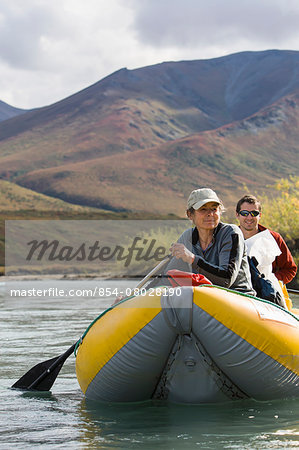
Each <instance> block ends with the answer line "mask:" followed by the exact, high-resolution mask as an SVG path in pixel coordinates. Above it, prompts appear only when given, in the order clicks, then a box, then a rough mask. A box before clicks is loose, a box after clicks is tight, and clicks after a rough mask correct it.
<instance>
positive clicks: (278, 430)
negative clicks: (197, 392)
mask: <svg viewBox="0 0 299 450" xmlns="http://www.w3.org/2000/svg"><path fill="white" fill-rule="evenodd" d="M135 283H136V281H135V282H134V281H133V280H131V281H119V280H118V281H113V282H111V281H99V280H89V281H88V280H85V281H80V280H56V281H53V280H40V281H39V280H36V281H6V282H3V281H2V282H1V280H0V321H1V329H0V338H1V347H0V348H1V350H0V358H1V359H0V405H1V408H0V449H9V448H17V449H27V448H32V447H33V448H49V449H96V448H99V449H140V448H142V449H156V450H159V449H197V448H200V449H274V448H275V449H282V448H286V449H299V400H283V401H282V400H279V401H269V402H256V401H253V400H247V401H237V402H228V403H226V404H222V405H219V404H218V405H196V406H182V405H166V404H163V403H159V402H147V403H142V404H128V405H112V404H97V403H93V402H87V401H86V400H85V399H84V397H83V394H82V393H81V391H80V388H79V385H78V382H77V379H76V375H75V358H74V357H73V356H70V357H69V358H68V360H67V361H66V362H65V364H64V366H63V368H62V370H61V372H60V374H59V376H58V378H57V379H56V382H55V384H54V385H53V387H52V391H51V393H30V392H21V391H19V390H15V389H10V386H11V385H12V384H13V383H14V382H15V381H16V380H17V379H18V378H20V376H21V375H23V374H24V373H25V372H26V371H27V370H28V369H29V368H31V367H32V366H34V365H35V364H37V363H39V362H42V361H44V360H46V359H49V358H52V357H55V356H58V355H60V354H61V353H63V352H64V351H65V350H67V349H68V348H69V347H70V346H71V345H72V343H74V342H76V341H77V339H78V338H79V337H80V336H81V335H82V333H83V332H84V330H85V329H86V328H87V326H88V325H89V324H90V322H91V321H92V320H93V319H94V318H95V317H96V316H98V315H99V313H100V312H101V311H103V310H104V309H106V308H107V307H108V306H109V305H110V304H111V302H112V300H113V299H112V297H111V296H110V297H104V296H99V295H98V296H92V297H90V296H87V295H86V296H85V297H84V296H83V294H84V292H83V289H82V288H86V287H88V288H93V287H95V286H97V287H99V286H101V287H103V288H104V292H106V288H107V287H111V285H113V287H117V288H118V289H119V290H123V289H124V288H127V287H132V288H133V287H134V285H135ZM49 287H55V288H57V289H59V290H60V293H61V292H62V290H63V292H64V295H63V296H62V295H60V296H58V295H57V291H56V292H54V291H52V295H51V296H50V295H47V296H43V297H38V296H35V297H33V296H31V297H29V296H26V297H24V296H22V297H19V296H11V295H10V294H11V292H10V290H11V289H16V288H18V289H22V290H23V291H22V292H25V290H26V292H29V290H30V289H32V288H36V290H37V289H45V288H49ZM81 290H82V292H81ZM55 293H56V295H55ZM74 293H76V296H74ZM297 299H298V296H297ZM297 299H296V298H294V299H293V302H294V304H295V306H297V307H298V306H299V302H298V301H297ZM298 300H299V299H298ZM296 302H297V303H296Z"/></svg>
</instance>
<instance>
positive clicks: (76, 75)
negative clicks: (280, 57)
mask: <svg viewBox="0 0 299 450" xmlns="http://www.w3.org/2000/svg"><path fill="white" fill-rule="evenodd" d="M298 23H299V1H298V0H209V1H207V0H0V70H1V77H0V100H2V101H4V102H6V103H8V104H10V105H13V106H16V107H19V108H26V109H28V108H34V107H38V106H45V105H48V104H51V103H54V102H56V101H58V100H61V99H63V98H65V97H67V96H69V95H71V94H74V93H75V92H78V91H79V90H81V89H83V88H85V87H88V86H90V85H91V84H93V83H95V82H96V81H99V80H100V79H102V78H104V77H105V76H107V75H109V74H110V73H112V72H114V71H116V70H118V69H120V68H122V67H127V68H128V69H135V68H137V67H142V66H147V65H151V64H156V63H159V62H163V61H170V60H171V61H180V60H192V59H206V58H214V57H218V56H223V55H227V54H230V53H235V52H239V51H245V50H267V49H273V48H276V49H289V50H299V44H298V43H299V27H298Z"/></svg>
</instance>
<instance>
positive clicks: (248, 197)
mask: <svg viewBox="0 0 299 450" xmlns="http://www.w3.org/2000/svg"><path fill="white" fill-rule="evenodd" d="M245 202H246V203H250V204H251V205H254V204H256V205H257V208H258V210H259V211H260V212H261V210H262V205H261V202H260V201H259V200H258V199H257V198H256V197H255V196H254V195H249V194H246V195H243V197H242V198H240V200H239V201H238V203H237V206H236V212H237V214H239V212H240V211H241V206H242V204H243V203H245Z"/></svg>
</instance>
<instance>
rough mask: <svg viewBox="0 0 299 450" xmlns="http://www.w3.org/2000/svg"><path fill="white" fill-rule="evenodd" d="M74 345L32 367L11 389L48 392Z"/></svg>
mask: <svg viewBox="0 0 299 450" xmlns="http://www.w3.org/2000/svg"><path fill="white" fill-rule="evenodd" d="M75 346H76V344H73V345H72V346H71V347H70V348H69V349H68V350H67V351H66V352H65V353H63V354H62V355H60V356H57V357H56V358H51V359H48V360H47V361H43V362H41V363H39V364H36V366H34V367H32V368H31V369H30V370H28V372H26V373H25V375H23V376H22V377H21V378H20V379H19V380H18V381H16V382H15V383H14V384H13V385H12V388H15V389H23V390H35V391H49V390H50V389H51V387H52V386H53V384H54V382H55V380H56V378H57V376H58V374H59V372H60V369H61V367H62V366H63V364H64V362H65V361H66V359H67V358H68V357H69V356H70V355H71V354H72V353H73V351H74V349H75Z"/></svg>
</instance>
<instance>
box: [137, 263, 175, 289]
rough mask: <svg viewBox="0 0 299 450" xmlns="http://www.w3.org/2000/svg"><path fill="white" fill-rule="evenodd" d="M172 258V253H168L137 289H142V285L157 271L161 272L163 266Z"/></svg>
mask: <svg viewBox="0 0 299 450" xmlns="http://www.w3.org/2000/svg"><path fill="white" fill-rule="evenodd" d="M170 258H172V255H167V256H166V257H165V258H164V259H162V261H160V263H159V264H157V265H156V267H154V268H153V270H151V271H150V272H149V273H148V274H147V275H146V276H145V277H144V278H143V279H142V280H141V281H140V282H139V283H138V284H137V286H136V289H140V288H141V287H142V286H144V285H145V283H146V282H147V281H148V280H149V279H150V278H151V277H152V276H153V275H155V273H157V272H159V270H160V269H162V267H164V266H165V264H166V263H167V262H168V261H169V260H170Z"/></svg>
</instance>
